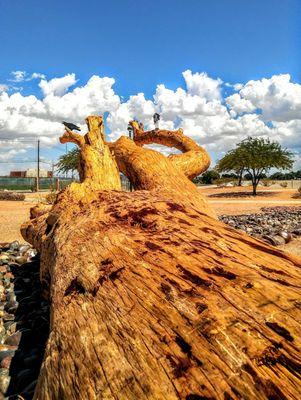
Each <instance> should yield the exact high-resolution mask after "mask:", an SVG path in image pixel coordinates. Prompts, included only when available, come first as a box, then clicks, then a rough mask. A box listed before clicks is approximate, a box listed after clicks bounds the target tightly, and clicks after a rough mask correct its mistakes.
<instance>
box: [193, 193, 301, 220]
mask: <svg viewBox="0 0 301 400" xmlns="http://www.w3.org/2000/svg"><path fill="white" fill-rule="evenodd" d="M199 190H200V191H201V192H202V193H203V194H204V195H205V196H206V197H207V198H208V201H209V202H210V204H212V206H213V208H214V209H215V211H216V212H217V214H218V215H222V214H228V215H239V214H250V213H258V212H261V208H262V207H275V206H301V198H300V199H294V198H293V196H294V195H295V194H296V190H295V189H269V188H266V187H260V188H259V193H260V196H258V197H256V198H254V197H253V196H252V195H251V190H252V189H251V187H242V188H239V187H226V188H208V187H206V188H200V189H199ZM239 192H250V196H248V197H241V198H239V197H236V196H238V195H235V196H233V195H232V196H231V193H239ZM212 195H213V196H214V195H223V196H229V197H219V198H217V197H211V196H212Z"/></svg>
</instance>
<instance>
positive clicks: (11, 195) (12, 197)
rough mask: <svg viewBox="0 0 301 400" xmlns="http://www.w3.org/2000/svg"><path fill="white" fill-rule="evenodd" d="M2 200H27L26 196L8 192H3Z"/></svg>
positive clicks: (1, 194)
mask: <svg viewBox="0 0 301 400" xmlns="http://www.w3.org/2000/svg"><path fill="white" fill-rule="evenodd" d="M0 200H11V201H23V200H25V195H24V194H22V193H15V192H9V191H8V190H1V191H0Z"/></svg>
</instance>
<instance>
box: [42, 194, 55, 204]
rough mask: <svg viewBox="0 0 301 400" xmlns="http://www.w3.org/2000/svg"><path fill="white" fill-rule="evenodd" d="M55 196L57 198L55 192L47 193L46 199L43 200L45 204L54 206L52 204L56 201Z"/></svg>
mask: <svg viewBox="0 0 301 400" xmlns="http://www.w3.org/2000/svg"><path fill="white" fill-rule="evenodd" d="M56 196H57V193H55V192H50V193H48V194H47V196H46V198H45V200H46V203H47V204H54V202H55V200H56Z"/></svg>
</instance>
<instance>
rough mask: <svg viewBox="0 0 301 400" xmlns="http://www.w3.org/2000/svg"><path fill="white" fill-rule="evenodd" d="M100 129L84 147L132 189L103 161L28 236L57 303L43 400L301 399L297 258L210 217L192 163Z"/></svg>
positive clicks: (41, 384)
mask: <svg viewBox="0 0 301 400" xmlns="http://www.w3.org/2000/svg"><path fill="white" fill-rule="evenodd" d="M89 118H91V117H89ZM89 118H88V121H89ZM94 118H96V117H94ZM95 121H97V119H96V120H95ZM98 123H99V124H98V129H99V131H98V134H97V140H96V142H94V143H92V142H91V143H89V144H87V145H88V146H92V147H93V146H95V145H96V147H97V146H101V149H102V152H103V153H102V154H104V152H105V151H106V157H107V160H109V161H106V162H108V165H110V166H111V165H112V164H114V163H115V161H116V163H117V165H118V168H119V169H120V170H121V171H122V172H124V173H125V174H126V175H127V176H128V177H129V178H130V179H131V181H132V183H133V184H134V186H135V187H136V189H138V190H136V191H135V192H132V193H127V192H122V191H120V190H118V189H119V182H118V179H117V178H116V173H115V171H116V169H113V172H112V174H113V177H112V176H111V175H110V174H111V172H110V169H109V168H108V167H106V162H103V159H101V157H104V155H102V156H101V157H100V162H99V164H98V165H99V166H102V167H100V168H104V169H105V170H106V173H104V171H102V172H101V176H102V179H101V180H100V179H98V178H97V179H96V184H95V186H93V185H94V184H93V180H94V176H88V175H86V178H84V179H83V183H80V184H72V185H71V186H70V187H69V188H67V189H66V190H65V191H63V192H61V193H60V195H59V196H58V199H57V202H56V204H55V205H54V206H53V207H52V209H50V210H49V208H45V207H36V208H35V209H34V210H32V215H31V217H32V219H31V220H30V221H29V222H28V223H27V224H25V225H24V226H23V227H22V234H23V236H24V237H25V238H26V240H28V241H30V242H31V243H32V244H33V245H34V246H35V247H36V248H37V249H38V250H39V251H40V253H41V280H42V282H43V284H44V287H45V290H47V291H48V292H49V295H50V298H51V302H52V308H51V332H50V336H49V340H48V344H47V349H46V354H45V359H44V362H43V366H42V369H41V372H40V376H39V381H38V385H37V389H36V392H35V399H39V400H44V399H45V400H46V399H47V400H48V399H49V400H50V399H51V400H52V399H68V400H69V399H118V400H119V399H121V400H123V399H124V400H134V399H135V400H136V399H142V400H143V399H158V400H165V399H166V400H175V399H185V400H199V399H203V400H209V399H223V400H230V399H235V400H236V399H259V400H261V399H262V400H267V399H270V400H271V399H276V400H280V399H281V400H282V399H296V400H297V399H300V398H301V388H300V381H301V379H300V378H301V354H300V347H301V339H300V321H301V295H300V288H301V272H300V271H301V270H300V266H301V260H300V259H298V258H296V257H293V256H290V255H289V254H286V253H284V252H282V251H280V250H277V249H275V248H273V247H271V246H269V245H267V244H265V243H263V242H260V241H258V240H255V239H253V238H251V237H249V236H247V235H246V234H243V233H240V232H238V231H236V230H234V229H232V228H231V227H228V226H226V225H225V224H223V223H221V222H219V221H218V220H216V218H215V217H214V213H213V211H212V210H211V209H210V207H209V205H208V204H207V202H206V200H205V199H204V198H203V196H202V195H201V194H200V193H199V192H198V191H197V190H196V189H195V187H194V185H193V184H192V183H191V182H190V181H189V180H188V179H187V176H189V173H187V169H186V168H187V164H186V165H185V167H183V169H181V166H180V164H181V163H179V164H178V166H176V165H175V164H174V163H173V162H172V161H171V160H170V159H169V158H165V157H164V156H163V155H161V154H159V153H157V152H155V151H153V150H149V149H145V148H142V147H141V146H142V144H146V142H143V141H142V139H141V142H140V144H139V145H138V144H135V141H131V140H130V139H128V138H125V137H122V138H120V139H119V140H117V141H116V142H115V143H114V144H110V145H109V146H106V144H105V142H104V136H103V133H102V132H101V129H102V128H101V127H102V121H101V119H99V120H98ZM159 132H160V131H159ZM159 132H158V131H157V132H156V136H158V135H159ZM67 134H69V135H70V132H69V133H67ZM67 134H65V136H67ZM162 135H163V136H164V135H165V133H163V134H162ZM172 135H173V133H172V132H169V136H172ZM175 136H176V139H175V140H178V131H177V132H176V133H175ZM180 136H181V140H184V142H185V136H184V135H183V133H182V132H180ZM134 140H137V136H136V138H134ZM148 140H149V139H148ZM170 140H171V139H169V141H168V143H167V145H171V142H170ZM98 141H102V144H98ZM154 141H156V142H157V139H156V140H154ZM189 141H190V139H189ZM148 143H150V142H148ZM161 144H164V140H162V142H161ZM198 147H199V146H198ZM97 148H98V147H97ZM108 148H110V152H108V151H107V150H108ZM190 149H191V148H190ZM189 151H191V150H188V152H189ZM192 151H194V150H192ZM197 151H198V150H197ZM185 154H187V153H185ZM185 154H184V155H185ZM201 154H203V153H201ZM195 156H196V154H193V158H194V162H193V164H194V167H193V168H195V164H196V160H197V158H195ZM83 159H84V157H83ZM84 160H90V159H88V158H86V159H84ZM97 160H98V155H97ZM88 162H90V161H88ZM204 162H207V161H205V160H204V156H203V155H200V157H199V164H200V165H199V167H198V168H205V167H204ZM82 167H83V169H84V168H85V161H84V162H83V163H82ZM93 168H94V167H93ZM114 181H115V184H116V187H114V184H112V182H114ZM116 189H117V190H116Z"/></svg>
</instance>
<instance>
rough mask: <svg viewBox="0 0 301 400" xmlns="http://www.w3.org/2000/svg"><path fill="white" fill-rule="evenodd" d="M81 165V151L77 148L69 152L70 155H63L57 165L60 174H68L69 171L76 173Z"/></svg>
mask: <svg viewBox="0 0 301 400" xmlns="http://www.w3.org/2000/svg"><path fill="white" fill-rule="evenodd" d="M78 163H79V149H78V148H77V147H75V148H74V149H72V150H70V151H68V153H66V154H64V155H62V156H61V157H60V158H59V161H58V163H57V164H56V166H57V169H58V171H59V172H62V173H64V174H65V173H67V172H69V171H71V172H73V171H76V170H77V168H78Z"/></svg>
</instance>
